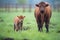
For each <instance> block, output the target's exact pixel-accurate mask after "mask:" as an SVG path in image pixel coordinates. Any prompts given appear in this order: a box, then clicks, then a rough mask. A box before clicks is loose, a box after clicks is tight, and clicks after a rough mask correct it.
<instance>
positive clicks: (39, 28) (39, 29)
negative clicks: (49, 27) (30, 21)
mask: <svg viewBox="0 0 60 40" xmlns="http://www.w3.org/2000/svg"><path fill="white" fill-rule="evenodd" d="M37 24H38V31H40V32H42V31H43V30H42V27H43V25H42V24H41V22H38V23H37Z"/></svg>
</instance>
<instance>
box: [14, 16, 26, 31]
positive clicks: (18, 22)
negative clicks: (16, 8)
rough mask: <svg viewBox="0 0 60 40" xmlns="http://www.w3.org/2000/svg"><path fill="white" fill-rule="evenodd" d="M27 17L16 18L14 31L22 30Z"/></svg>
mask: <svg viewBox="0 0 60 40" xmlns="http://www.w3.org/2000/svg"><path fill="white" fill-rule="evenodd" d="M24 18H25V16H22V15H21V16H17V17H15V18H14V30H16V31H18V30H19V29H20V30H22V25H23V19H24Z"/></svg>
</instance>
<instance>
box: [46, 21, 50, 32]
mask: <svg viewBox="0 0 60 40" xmlns="http://www.w3.org/2000/svg"><path fill="white" fill-rule="evenodd" d="M45 27H46V32H49V20H46V21H45Z"/></svg>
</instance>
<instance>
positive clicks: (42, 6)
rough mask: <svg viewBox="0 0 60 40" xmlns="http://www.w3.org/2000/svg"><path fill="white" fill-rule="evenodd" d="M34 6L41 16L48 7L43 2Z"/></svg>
mask: <svg viewBox="0 0 60 40" xmlns="http://www.w3.org/2000/svg"><path fill="white" fill-rule="evenodd" d="M36 6H37V7H39V11H40V13H42V14H43V13H44V12H45V8H46V7H47V6H49V4H46V3H45V2H40V3H39V4H36Z"/></svg>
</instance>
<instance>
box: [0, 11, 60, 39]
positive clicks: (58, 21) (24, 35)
mask: <svg viewBox="0 0 60 40" xmlns="http://www.w3.org/2000/svg"><path fill="white" fill-rule="evenodd" d="M17 15H24V16H26V17H25V19H24V24H23V28H28V29H26V30H22V31H18V32H16V31H14V26H13V25H14V23H13V20H14V17H16V16H17ZM1 20H3V21H1ZM49 30H50V31H49V33H46V29H45V26H44V27H43V32H38V29H37V24H36V20H35V18H34V12H30V13H29V12H24V13H23V12H0V40H2V39H3V38H14V40H60V33H58V31H60V13H59V12H55V11H53V13H52V17H51V20H50V25H49Z"/></svg>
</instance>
